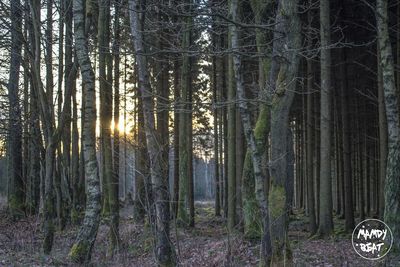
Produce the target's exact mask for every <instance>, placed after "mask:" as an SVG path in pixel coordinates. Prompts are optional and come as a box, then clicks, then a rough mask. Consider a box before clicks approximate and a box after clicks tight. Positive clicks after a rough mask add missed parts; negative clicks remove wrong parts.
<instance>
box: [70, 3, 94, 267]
mask: <svg viewBox="0 0 400 267" xmlns="http://www.w3.org/2000/svg"><path fill="white" fill-rule="evenodd" d="M86 4H88V3H86ZM91 11H92V9H91V6H90V4H89V6H88V5H86V19H85V13H84V2H83V1H82V0H73V14H74V15H73V18H74V29H75V47H76V53H77V60H78V62H79V65H80V69H81V75H82V81H83V85H84V92H83V95H84V96H85V109H84V114H82V115H83V120H84V127H83V129H82V139H83V151H84V157H85V167H84V169H85V178H86V182H87V187H86V210H85V217H84V220H83V224H82V226H81V227H80V229H79V232H78V235H77V237H76V241H75V243H74V245H73V246H72V248H71V251H70V253H69V256H70V257H71V259H72V260H73V261H75V262H79V263H83V262H85V263H89V261H90V257H91V251H92V248H93V244H94V241H95V240H96V235H97V230H98V227H99V223H100V212H101V192H100V179H99V169H98V164H97V158H96V91H95V76H94V72H93V68H92V64H91V61H90V57H89V49H88V39H87V37H86V33H87V31H88V30H89V29H90V25H91V22H92V21H91V19H92V14H91V13H90V12H91Z"/></svg>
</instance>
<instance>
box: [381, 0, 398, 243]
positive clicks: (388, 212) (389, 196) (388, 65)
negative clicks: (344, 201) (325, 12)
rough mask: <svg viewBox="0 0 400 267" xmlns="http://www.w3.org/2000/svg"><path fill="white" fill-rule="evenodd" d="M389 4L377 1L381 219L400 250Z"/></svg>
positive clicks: (395, 95)
mask: <svg viewBox="0 0 400 267" xmlns="http://www.w3.org/2000/svg"><path fill="white" fill-rule="evenodd" d="M387 5H388V1H386V0H377V3H376V11H377V13H376V20H377V28H378V42H379V52H380V53H379V55H380V58H379V63H380V65H381V68H382V81H383V91H384V99H385V107H386V118H387V125H388V157H387V169H386V180H385V214H384V219H385V222H386V223H387V224H388V226H389V227H390V228H391V230H392V233H393V246H394V247H395V248H396V249H399V248H400V217H399V216H398V214H399V212H400V204H399V203H400V178H399V177H400V123H399V110H398V103H399V100H398V95H397V92H396V85H395V76H394V63H393V52H392V47H391V43H390V38H389V29H388V10H387Z"/></svg>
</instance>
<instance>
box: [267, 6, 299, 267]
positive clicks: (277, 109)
mask: <svg viewBox="0 0 400 267" xmlns="http://www.w3.org/2000/svg"><path fill="white" fill-rule="evenodd" d="M297 4H298V3H297V1H289V0H281V1H280V2H279V4H278V11H277V15H276V21H275V23H276V25H275V33H274V43H273V53H272V55H273V61H272V67H271V76H270V81H269V83H270V88H271V94H272V97H273V98H272V100H271V103H272V106H271V163H270V174H271V176H270V177H271V183H270V189H269V198H268V204H269V212H270V220H271V222H274V223H273V224H272V223H271V226H270V232H271V245H272V259H271V261H272V264H275V265H282V264H283V262H286V263H287V264H288V263H289V264H290V262H291V250H290V246H289V242H288V236H287V229H288V212H289V210H290V207H288V206H287V199H288V198H289V194H290V193H291V189H290V188H289V187H288V186H289V185H291V184H292V182H291V181H288V180H289V179H291V178H292V174H290V173H289V171H291V168H290V165H289V164H290V154H292V153H293V152H290V151H291V150H292V149H293V146H290V144H289V143H288V141H289V140H290V139H289V138H288V135H289V134H290V133H291V132H290V130H289V111H290V107H291V105H292V102H293V98H294V91H295V88H296V87H295V85H296V82H295V79H296V76H297V72H298V66H299V56H298V53H297V52H296V50H297V49H298V48H299V47H300V40H301V34H300V21H299V18H298V14H297ZM283 14H284V15H283ZM289 152H290V153H289Z"/></svg>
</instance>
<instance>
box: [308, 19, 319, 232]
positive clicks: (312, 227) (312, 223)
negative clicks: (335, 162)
mask: <svg viewBox="0 0 400 267" xmlns="http://www.w3.org/2000/svg"><path fill="white" fill-rule="evenodd" d="M309 27H311V25H309ZM308 42H309V43H308V45H309V46H310V47H311V45H312V43H311V42H312V41H311V39H309V41H308ZM313 90H314V70H313V63H312V60H311V59H307V206H308V217H309V231H310V233H311V235H312V234H315V232H316V231H317V223H316V220H315V199H314V172H313V170H314V166H313V153H314V146H313V143H314V134H313V133H314V129H313V128H314V121H313V106H314V102H313Z"/></svg>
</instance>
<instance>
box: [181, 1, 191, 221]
mask: <svg viewBox="0 0 400 267" xmlns="http://www.w3.org/2000/svg"><path fill="white" fill-rule="evenodd" d="M187 5H188V6H190V5H191V4H190V1H189V2H188V4H187ZM188 8H189V9H190V7H188ZM192 23H193V22H192V18H191V17H187V18H186V21H185V22H184V32H183V37H182V48H183V49H184V50H188V49H189V46H190V40H191V32H190V31H191V27H192ZM181 70H182V71H181V72H182V73H181V75H182V76H181V92H180V96H181V98H180V101H181V105H180V106H181V107H180V114H179V201H178V216H177V219H178V223H179V224H182V225H186V226H188V225H189V224H190V218H189V214H188V209H189V206H190V203H189V194H190V193H189V189H190V185H189V184H190V182H191V181H190V179H191V178H192V177H191V175H190V169H189V164H190V155H189V153H190V152H189V150H190V147H189V144H190V142H189V135H190V133H189V131H190V129H189V126H190V122H189V119H190V116H189V114H188V112H189V108H190V106H189V104H188V102H189V98H190V96H189V93H190V87H191V64H190V58H189V55H188V54H184V55H183V59H182V69H181Z"/></svg>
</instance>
